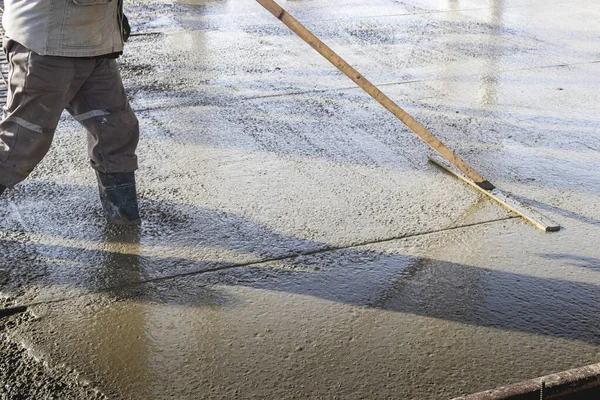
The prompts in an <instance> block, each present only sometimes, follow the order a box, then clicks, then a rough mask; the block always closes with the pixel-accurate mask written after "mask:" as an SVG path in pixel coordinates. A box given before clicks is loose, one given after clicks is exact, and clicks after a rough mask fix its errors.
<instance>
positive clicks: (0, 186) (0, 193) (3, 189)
mask: <svg viewBox="0 0 600 400" xmlns="http://www.w3.org/2000/svg"><path fill="white" fill-rule="evenodd" d="M5 190H6V186H3V185H0V195H2V193H4V191H5Z"/></svg>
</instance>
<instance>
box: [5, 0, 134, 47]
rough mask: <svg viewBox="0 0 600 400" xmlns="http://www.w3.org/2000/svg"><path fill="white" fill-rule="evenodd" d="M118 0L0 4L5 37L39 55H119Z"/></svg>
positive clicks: (19, 0)
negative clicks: (2, 9) (2, 8)
mask: <svg viewBox="0 0 600 400" xmlns="http://www.w3.org/2000/svg"><path fill="white" fill-rule="evenodd" d="M118 3H119V1H118V0H27V1H23V0H4V17H3V19H2V25H3V26H4V30H5V31H6V36H7V37H8V38H10V39H13V40H15V41H17V42H19V43H20V44H22V45H23V46H25V47H27V48H28V49H30V50H33V51H34V52H36V53H38V54H40V55H53V56H66V57H93V56H99V55H105V54H110V53H117V52H121V51H123V37H122V34H121V24H122V16H121V15H119V14H121V13H122V12H121V11H120V10H119V4H118Z"/></svg>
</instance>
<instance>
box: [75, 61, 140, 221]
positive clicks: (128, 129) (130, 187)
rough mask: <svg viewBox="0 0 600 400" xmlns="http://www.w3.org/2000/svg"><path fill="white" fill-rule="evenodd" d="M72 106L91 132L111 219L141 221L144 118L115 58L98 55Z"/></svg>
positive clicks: (93, 158)
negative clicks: (138, 187)
mask: <svg viewBox="0 0 600 400" xmlns="http://www.w3.org/2000/svg"><path fill="white" fill-rule="evenodd" d="M67 110H68V111H69V112H70V113H71V114H72V115H73V116H74V117H75V119H77V120H78V121H79V122H80V123H81V124H82V125H83V126H84V127H85V128H86V129H87V131H88V153H89V157H90V163H91V165H92V167H93V168H94V169H95V170H96V174H97V177H98V185H99V187H100V199H101V201H102V205H103V207H104V211H105V212H106V216H107V218H108V220H109V221H110V222H115V223H132V222H133V223H136V222H139V213H138V205H137V198H136V193H135V178H134V171H135V170H136V169H137V157H136V155H135V150H136V147H137V144H138V140H139V124H138V120H137V118H136V116H135V114H134V113H133V111H132V110H131V107H130V106H129V101H128V100H127V96H126V95H125V89H124V88H123V83H122V81H121V76H120V74H119V70H118V66H117V63H116V61H115V60H111V59H97V60H96V66H95V68H94V71H93V73H92V74H91V75H90V76H89V77H88V79H87V80H86V82H85V83H84V84H83V85H82V86H81V88H80V90H79V92H78V93H77V94H76V95H75V97H74V98H73V100H72V101H71V103H70V104H69V106H68V107H67Z"/></svg>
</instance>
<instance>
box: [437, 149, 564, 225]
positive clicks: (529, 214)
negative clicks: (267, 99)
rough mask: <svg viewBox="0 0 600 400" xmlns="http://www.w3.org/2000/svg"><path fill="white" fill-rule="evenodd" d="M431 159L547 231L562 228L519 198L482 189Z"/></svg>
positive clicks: (495, 189)
mask: <svg viewBox="0 0 600 400" xmlns="http://www.w3.org/2000/svg"><path fill="white" fill-rule="evenodd" d="M429 161H431V162H432V163H433V164H435V165H437V166H438V167H440V168H442V169H443V170H445V171H447V172H449V173H451V174H452V175H454V176H455V177H457V178H458V179H460V180H461V181H463V182H465V183H466V184H468V185H469V186H471V187H473V188H475V189H477V190H478V191H480V192H481V193H483V194H485V195H486V196H489V197H491V198H492V199H494V200H496V201H497V202H498V203H500V204H501V205H502V206H504V207H505V208H507V209H508V210H510V211H512V212H514V213H516V214H518V215H519V216H521V217H523V218H525V219H526V220H527V221H529V222H531V223H532V224H533V225H535V226H536V227H538V228H539V229H541V230H543V231H545V232H556V231H558V230H560V225H558V224H557V223H556V222H554V221H552V220H551V219H549V218H547V217H545V216H543V215H542V214H540V213H538V212H537V211H535V210H533V209H531V208H529V207H527V206H526V205H525V204H523V203H520V202H518V201H517V200H515V199H513V198H511V197H509V196H508V195H506V194H505V193H503V192H502V191H500V190H499V189H498V188H494V189H492V190H485V189H482V188H480V187H479V186H477V185H476V184H475V183H474V182H471V181H470V180H469V179H467V178H465V177H464V176H462V175H461V174H459V173H458V172H456V171H454V170H452V169H450V167H447V166H445V165H443V164H441V163H440V162H439V161H436V160H434V159H433V158H431V157H429Z"/></svg>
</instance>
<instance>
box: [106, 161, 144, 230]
mask: <svg viewBox="0 0 600 400" xmlns="http://www.w3.org/2000/svg"><path fill="white" fill-rule="evenodd" d="M96 176H97V178H98V188H99V189H100V201H101V202H102V208H103V209H104V213H105V214H106V219H107V221H108V222H110V223H113V224H126V225H134V224H139V223H140V214H139V211H138V202H137V196H136V193H135V176H134V173H133V172H123V173H114V174H104V173H102V172H98V171H96Z"/></svg>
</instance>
